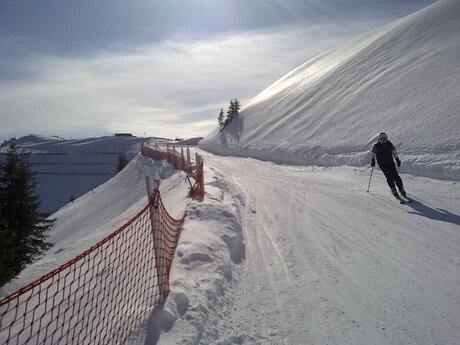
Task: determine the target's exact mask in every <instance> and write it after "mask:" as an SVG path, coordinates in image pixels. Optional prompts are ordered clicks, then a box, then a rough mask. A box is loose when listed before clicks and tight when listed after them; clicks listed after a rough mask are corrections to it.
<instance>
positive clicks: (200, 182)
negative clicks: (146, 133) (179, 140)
mask: <svg viewBox="0 0 460 345" xmlns="http://www.w3.org/2000/svg"><path fill="white" fill-rule="evenodd" d="M141 153H142V155H144V156H146V157H150V158H152V159H156V160H163V159H166V160H167V161H168V163H170V164H172V165H173V166H174V167H175V168H176V169H178V170H182V171H185V172H186V173H187V174H189V175H190V176H191V177H193V178H194V179H195V183H194V184H193V186H192V187H191V189H190V197H191V198H193V199H195V200H199V199H203V197H204V173H203V161H202V160H201V161H200V162H196V168H195V171H193V168H192V164H191V161H190V150H189V148H188V147H187V157H185V155H184V149H183V148H181V152H177V151H176V149H175V147H172V148H170V147H169V146H167V147H166V151H162V150H160V149H159V147H158V145H156V144H155V147H153V146H150V145H149V144H147V143H144V144H142V146H141Z"/></svg>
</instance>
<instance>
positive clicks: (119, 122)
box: [0, 0, 434, 141]
mask: <svg viewBox="0 0 460 345" xmlns="http://www.w3.org/2000/svg"><path fill="white" fill-rule="evenodd" d="M433 2H434V1H433V0H408V1H401V0H389V1H384V2H382V1H374V0H370V1H369V0H366V1H365V0H345V1H343V0H340V1H339V0H333V1H319V0H287V1H281V0H252V1H247V0H168V1H156V0H151V1H147V0H138V1H129V2H126V1H121V0H110V1H109V0H101V1H97V2H94V1H90V0H81V1H69V0H61V1H57V0H44V1H40V2H31V1H25V0H0V123H1V125H0V140H1V141H3V140H6V139H9V138H10V137H21V136H23V135H27V134H29V133H37V134H43V135H58V136H60V137H64V138H87V137H92V136H102V135H112V134H113V133H116V132H130V133H133V134H134V135H137V136H160V137H169V138H190V137H196V136H205V135H206V134H208V133H209V132H210V131H211V130H212V129H213V128H215V126H216V125H217V115H218V113H219V111H220V109H221V108H223V109H224V110H225V109H226V108H227V107H228V105H229V102H230V100H231V99H234V98H238V99H239V100H240V102H241V103H242V106H243V108H244V105H245V103H247V102H248V101H249V100H250V99H251V98H253V97H254V96H255V95H257V94H258V93H259V92H261V91H262V90H263V89H264V88H266V87H268V86H269V85H270V84H271V83H273V82H274V81H276V80H277V79H279V78H280V77H282V76H283V75H285V74H286V73H288V72H290V71H291V70H292V69H294V68H296V67H297V66H299V65H301V64H302V63H304V62H306V61H308V60H309V59H311V58H313V57H315V56H317V55H319V54H321V53H322V52H324V51H326V50H328V49H331V48H333V47H335V46H337V45H338V44H340V43H343V42H345V41H347V40H349V39H352V38H355V37H357V36H359V35H361V34H364V33H366V32H368V31H370V30H372V29H374V28H377V27H379V26H381V25H383V24H385V23H387V22H390V21H392V20H394V19H397V18H400V17H403V16H405V15H408V14H410V13H412V12H415V11H417V10H418V9H421V8H423V7H426V6H427V5H429V4H431V3H433Z"/></svg>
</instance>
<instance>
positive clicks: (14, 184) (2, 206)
mask: <svg viewBox="0 0 460 345" xmlns="http://www.w3.org/2000/svg"><path fill="white" fill-rule="evenodd" d="M28 156H29V154H28V153H26V152H25V151H24V150H23V149H22V150H20V148H19V147H18V146H16V145H15V144H14V143H11V145H10V149H9V151H8V154H7V159H6V163H5V164H1V165H0V238H1V241H0V242H1V244H0V286H1V285H4V284H5V283H7V282H8V281H10V280H11V279H12V278H14V277H15V276H16V275H17V274H18V273H19V272H21V270H22V269H23V268H24V267H25V266H26V265H27V264H30V263H32V262H33V260H34V258H35V257H36V256H37V255H41V254H43V253H44V252H45V251H46V250H47V249H49V248H50V247H51V246H52V244H51V243H48V242H47V241H46V237H47V236H46V235H45V234H44V233H45V232H46V231H47V230H48V229H49V228H50V227H51V226H52V225H53V224H54V220H50V219H46V218H47V217H48V216H49V214H46V213H41V212H39V211H38V208H39V206H40V201H39V199H38V196H36V195H35V194H34V193H35V187H36V186H37V182H36V181H35V175H36V173H35V172H33V171H32V170H31V168H30V164H29V163H28Z"/></svg>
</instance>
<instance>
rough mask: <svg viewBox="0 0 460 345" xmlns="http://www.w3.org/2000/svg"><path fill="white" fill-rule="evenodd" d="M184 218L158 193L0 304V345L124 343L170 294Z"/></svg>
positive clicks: (111, 344)
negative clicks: (119, 223)
mask: <svg viewBox="0 0 460 345" xmlns="http://www.w3.org/2000/svg"><path fill="white" fill-rule="evenodd" d="M184 218H185V215H184V217H182V219H179V220H176V219H173V218H172V217H171V216H170V215H169V214H168V212H167V211H166V209H165V207H164V205H163V202H162V200H161V196H160V193H159V191H158V190H157V191H156V192H155V194H154V196H153V198H152V201H151V202H150V203H149V204H148V205H147V206H145V208H144V209H143V210H142V211H140V212H139V213H138V214H137V215H136V216H135V217H134V218H133V219H131V220H130V221H129V222H128V223H126V224H125V225H123V226H122V227H121V228H119V229H118V230H117V231H115V232H114V233H112V234H111V235H109V236H108V237H106V238H105V239H103V240H102V241H100V242H99V243H97V244H96V245H95V246H93V247H91V248H90V249H89V250H87V251H85V252H84V253H82V254H81V255H79V256H77V257H76V258H74V259H73V260H70V261H69V262H67V263H65V264H64V265H62V266H61V267H59V268H57V269H55V270H54V271H52V272H50V273H48V274H46V275H44V276H43V277H41V278H40V279H38V280H36V281H34V282H32V283H31V284H29V285H27V286H25V287H23V288H22V289H20V290H18V291H17V292H15V293H13V294H11V295H9V296H7V297H5V298H4V299H2V300H1V301H0V343H1V344H8V345H9V344H17V345H19V344H21V345H22V344H50V345H54V344H76V345H77V344H78V345H83V344H110V345H113V344H122V343H124V342H125V341H126V339H127V338H128V337H129V335H130V333H131V332H132V330H134V329H135V328H136V327H137V326H138V325H139V323H140V322H141V321H143V320H144V319H145V318H146V316H147V315H148V314H149V313H150V312H151V310H152V308H153V307H155V306H156V305H158V304H159V303H160V302H161V301H162V300H163V299H164V298H165V297H166V296H167V294H168V292H169V283H168V282H169V272H170V269H171V263H172V259H173V256H174V252H175V249H176V247H177V242H178V238H179V234H180V230H181V228H182V225H183V222H184Z"/></svg>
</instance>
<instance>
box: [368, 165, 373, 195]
mask: <svg viewBox="0 0 460 345" xmlns="http://www.w3.org/2000/svg"><path fill="white" fill-rule="evenodd" d="M373 171H374V167H372V169H371V176H370V177H369V185H368V186H367V192H368V193H369V188H370V187H371V180H372V172H373Z"/></svg>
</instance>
